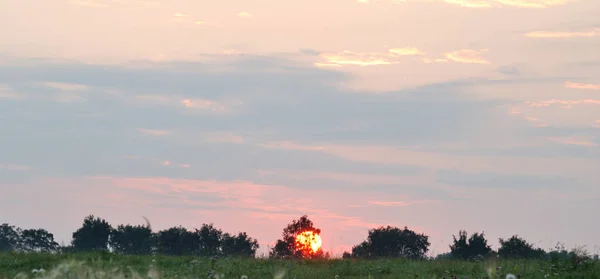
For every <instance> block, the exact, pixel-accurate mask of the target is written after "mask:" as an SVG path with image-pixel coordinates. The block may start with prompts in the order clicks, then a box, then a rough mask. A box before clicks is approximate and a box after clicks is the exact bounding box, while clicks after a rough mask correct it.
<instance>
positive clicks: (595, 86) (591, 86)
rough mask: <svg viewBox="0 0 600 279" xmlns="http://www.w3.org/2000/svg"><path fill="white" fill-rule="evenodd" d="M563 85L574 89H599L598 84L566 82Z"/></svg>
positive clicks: (599, 85)
mask: <svg viewBox="0 0 600 279" xmlns="http://www.w3.org/2000/svg"><path fill="white" fill-rule="evenodd" d="M565 87H567V88H575V89H589V90H600V84H591V83H575V82H570V81H568V82H566V83H565Z"/></svg>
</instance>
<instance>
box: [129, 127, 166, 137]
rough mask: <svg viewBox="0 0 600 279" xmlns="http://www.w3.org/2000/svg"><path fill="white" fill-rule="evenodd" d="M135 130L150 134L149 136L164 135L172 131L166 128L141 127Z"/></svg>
mask: <svg viewBox="0 0 600 279" xmlns="http://www.w3.org/2000/svg"><path fill="white" fill-rule="evenodd" d="M137 130H138V131H139V132H140V133H142V134H145V135H151V136H166V135H170V134H172V132H171V131H168V130H154V129H143V128H138V129H137Z"/></svg>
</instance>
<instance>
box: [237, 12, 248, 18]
mask: <svg viewBox="0 0 600 279" xmlns="http://www.w3.org/2000/svg"><path fill="white" fill-rule="evenodd" d="M237 16H239V17H241V18H251V17H252V15H251V14H250V13H248V12H239V13H238V14H237Z"/></svg>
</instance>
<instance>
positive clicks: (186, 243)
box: [156, 226, 200, 256]
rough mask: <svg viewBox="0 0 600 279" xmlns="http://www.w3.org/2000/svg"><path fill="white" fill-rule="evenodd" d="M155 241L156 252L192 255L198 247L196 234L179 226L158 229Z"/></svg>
mask: <svg viewBox="0 0 600 279" xmlns="http://www.w3.org/2000/svg"><path fill="white" fill-rule="evenodd" d="M156 242H157V243H156V244H157V251H158V253H160V254H164V255H172V256H182V255H194V254H195V252H196V251H197V250H198V248H199V247H200V242H199V238H198V237H197V235H196V234H195V233H193V232H190V231H188V230H187V229H186V228H184V227H181V226H179V227H172V228H169V229H167V230H162V231H159V232H158V233H157V236H156Z"/></svg>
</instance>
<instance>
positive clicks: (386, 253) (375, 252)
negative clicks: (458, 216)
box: [352, 226, 430, 259]
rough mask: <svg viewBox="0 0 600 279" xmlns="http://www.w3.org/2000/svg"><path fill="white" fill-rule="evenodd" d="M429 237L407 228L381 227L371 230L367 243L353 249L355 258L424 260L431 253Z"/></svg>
mask: <svg viewBox="0 0 600 279" xmlns="http://www.w3.org/2000/svg"><path fill="white" fill-rule="evenodd" d="M429 245H430V243H429V237H428V236H426V235H424V234H417V233H416V232H414V231H412V230H409V229H408V228H407V227H404V229H399V228H396V227H391V226H387V227H379V228H376V229H371V230H369V236H368V238H367V240H366V241H364V242H362V243H361V244H359V245H356V246H354V247H353V248H352V254H353V256H354V257H359V258H377V257H398V258H409V259H423V258H425V257H426V254H427V251H429Z"/></svg>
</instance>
